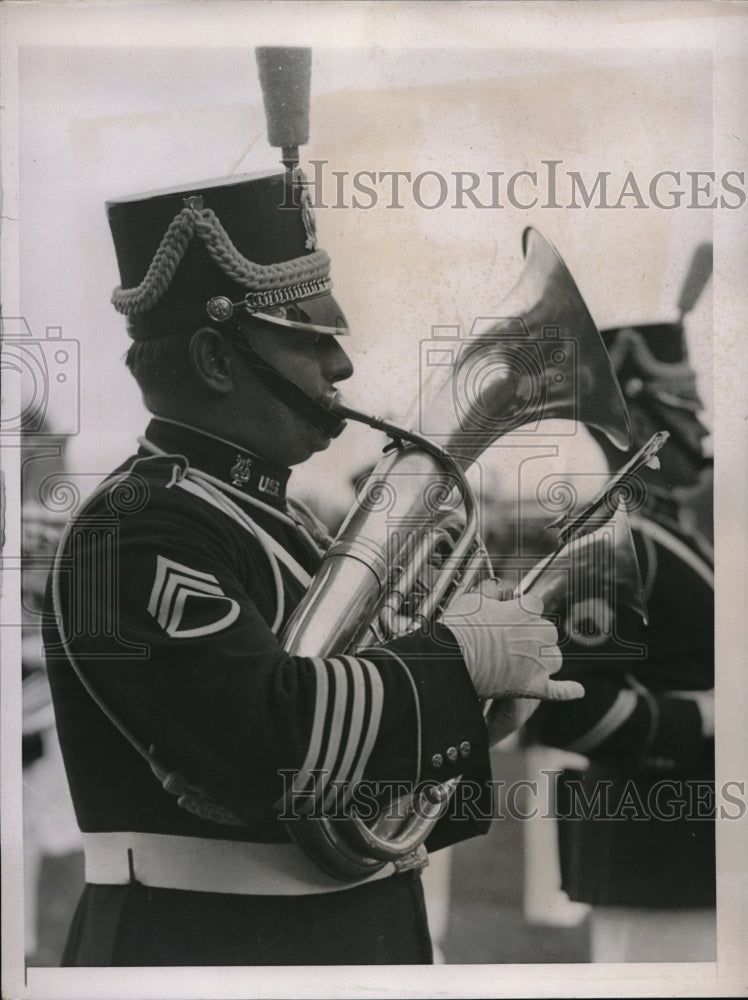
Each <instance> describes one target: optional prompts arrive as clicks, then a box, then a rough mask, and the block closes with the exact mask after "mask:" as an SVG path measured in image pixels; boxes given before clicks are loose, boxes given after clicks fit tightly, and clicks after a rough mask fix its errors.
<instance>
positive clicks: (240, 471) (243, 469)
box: [229, 455, 252, 486]
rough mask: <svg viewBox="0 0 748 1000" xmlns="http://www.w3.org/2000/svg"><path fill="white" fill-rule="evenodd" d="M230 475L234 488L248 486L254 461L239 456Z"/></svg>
mask: <svg viewBox="0 0 748 1000" xmlns="http://www.w3.org/2000/svg"><path fill="white" fill-rule="evenodd" d="M229 475H230V476H231V485H232V486H246V485H247V483H248V482H249V480H250V477H251V475H252V459H251V458H245V457H244V456H242V455H237V456H236V461H235V462H234V464H233V465H232V466H231V471H230V473H229Z"/></svg>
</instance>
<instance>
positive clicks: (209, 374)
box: [189, 326, 234, 396]
mask: <svg viewBox="0 0 748 1000" xmlns="http://www.w3.org/2000/svg"><path fill="white" fill-rule="evenodd" d="M189 354H190V364H191V366H192V370H193V371H194V372H195V375H196V376H197V377H198V379H199V380H200V382H201V383H202V384H203V385H204V386H205V387H206V388H207V389H210V390H211V391H212V392H217V393H220V394H221V395H224V396H225V395H227V394H228V393H229V392H231V390H232V389H233V388H234V371H233V359H232V355H231V351H230V349H229V346H228V344H227V342H226V339H225V338H224V336H223V334H222V333H219V331H218V330H216V329H215V327H212V326H203V327H201V328H200V329H199V330H196V331H195V333H193V335H192V339H191V340H190V348H189Z"/></svg>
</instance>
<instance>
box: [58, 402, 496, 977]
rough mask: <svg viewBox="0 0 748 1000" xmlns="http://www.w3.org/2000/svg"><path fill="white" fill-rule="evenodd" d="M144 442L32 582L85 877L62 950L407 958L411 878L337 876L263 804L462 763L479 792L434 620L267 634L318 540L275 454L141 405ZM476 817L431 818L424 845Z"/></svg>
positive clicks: (415, 907)
mask: <svg viewBox="0 0 748 1000" xmlns="http://www.w3.org/2000/svg"><path fill="white" fill-rule="evenodd" d="M147 441H149V442H150V443H151V445H153V446H155V447H156V449H158V451H159V452H160V453H158V454H152V453H151V452H152V451H153V449H152V448H147V447H143V448H141V451H140V452H139V454H138V456H136V457H134V458H132V459H129V460H128V461H127V462H125V463H124V464H123V465H122V466H121V467H120V469H119V470H117V472H115V473H114V474H113V475H112V476H111V477H109V479H108V480H107V482H106V483H105V484H104V486H103V488H101V489H100V490H99V491H97V493H96V494H95V495H94V497H93V498H92V499H91V500H90V501H89V502H88V503H87V504H86V505H85V507H84V509H83V510H82V511H81V512H80V513H79V514H78V515H77V517H76V519H75V521H74V523H73V525H72V529H71V531H70V533H69V534H68V536H67V542H66V544H65V546H64V548H63V550H62V551H61V553H60V557H59V564H58V570H57V574H56V575H57V581H58V584H57V591H58V593H57V594H56V595H54V593H53V592H52V591H53V588H51V587H50V593H49V596H48V607H47V610H48V622H47V627H46V629H45V646H46V651H47V658H48V669H49V675H50V682H51V686H52V691H53V697H54V705H55V713H56V719H57V727H58V732H59V736H60V742H61V746H62V750H63V756H64V760H65V765H66V769H67V774H68V780H69V783H70V787H71V792H72V796H73V801H74V804H75V809H76V814H77V818H78V823H79V826H80V828H81V831H82V832H83V837H84V846H85V849H86V861H87V875H86V879H87V882H88V883H92V884H89V885H88V886H87V889H86V893H84V898H83V900H82V902H81V905H80V907H79V912H78V915H77V917H76V921H75V924H74V927H73V930H72V932H71V938H70V942H69V946H68V952H67V955H66V961H67V962H70V963H75V964H143V965H149V964H233V963H239V964H242V963H244V964H252V963H263V962H267V963H268V964H282V963H285V962H300V963H315V962H347V961H350V962H356V961H365V962H372V961H380V962H397V961H408V962H414V961H422V960H428V954H427V952H428V944H427V940H426V941H424V938H426V939H427V935H425V930H424V927H425V924H424V921H423V913H422V911H423V901H422V898H421V897H420V888H419V886H418V885H416V881H417V880H414V879H413V878H412V877H406V876H405V875H397V874H396V875H389V874H388V873H389V869H387V870H385V873H387V874H388V877H380V878H377V879H375V880H373V881H371V882H367V883H366V884H364V885H360V886H359V885H354V886H352V887H351V886H349V885H347V884H346V883H340V882H337V881H336V880H335V879H333V878H331V877H329V876H327V875H325V874H324V873H323V872H321V871H320V870H319V869H318V868H317V867H316V866H315V865H313V864H312V863H311V862H310V861H308V860H307V859H306V857H305V856H304V855H303V853H302V852H301V850H300V849H299V848H298V847H297V846H296V845H295V844H293V843H292V842H291V839H290V837H289V822H286V821H282V820H280V819H279V814H280V813H285V814H286V815H289V814H294V813H298V814H303V813H304V812H305V811H308V810H310V809H312V808H313V807H314V808H317V809H319V808H322V807H324V808H325V809H329V808H333V807H334V803H335V801H336V799H335V794H334V792H335V789H336V787H343V788H350V787H351V785H355V783H356V782H358V781H364V782H365V783H373V782H379V783H384V782H389V781H393V782H405V783H408V785H409V786H410V787H412V786H414V785H416V784H417V783H418V782H422V781H428V780H430V779H438V780H439V781H443V780H445V779H448V778H452V777H456V776H458V775H463V776H464V777H465V779H466V780H467V779H468V778H473V779H475V780H476V781H477V782H478V783H479V785H480V788H481V793H480V794H481V796H483V795H484V794H487V782H488V778H489V771H488V748H487V733H486V728H485V725H484V722H483V717H482V714H481V710H480V705H479V702H478V698H477V696H476V694H475V691H474V689H473V686H472V683H471V681H470V678H469V675H468V673H467V670H466V668H465V665H464V662H463V660H462V658H461V655H460V653H459V649H458V647H457V644H456V643H455V642H454V640H453V638H452V636H451V634H450V633H449V632H448V631H447V630H446V629H443V628H440V627H438V626H436V627H435V628H434V630H433V631H432V634H430V635H426V634H421V633H415V634H413V635H409V636H407V637H404V638H402V639H399V640H396V641H394V642H392V643H390V644H389V645H387V646H385V647H379V648H372V649H368V650H365V651H364V652H363V653H361V654H359V655H357V656H346V655H340V656H334V657H332V656H330V657H326V658H321V657H294V656H290V655H288V654H287V653H286V652H285V651H284V650H283V649H282V648H281V647H280V645H279V642H278V638H277V633H278V632H279V631H280V628H281V627H282V625H283V623H284V622H285V621H286V620H287V618H288V615H289V614H290V612H291V611H292V610H293V608H294V607H295V606H296V604H297V603H298V601H299V599H300V598H301V596H302V594H303V593H304V590H305V588H306V583H307V579H308V578H307V577H306V574H313V573H314V571H315V569H316V568H317V566H318V565H319V562H320V552H319V550H318V549H317V548H316V547H315V546H314V544H313V543H312V542H311V540H310V537H309V531H308V528H309V526H310V525H309V524H308V523H307V524H304V522H305V521H307V518H305V516H304V515H303V514H302V513H300V512H299V511H298V510H297V509H296V508H295V507H294V508H290V507H288V506H287V502H286V497H285V486H286V481H287V479H288V475H289V473H288V470H278V469H275V468H272V467H270V466H268V465H267V464H266V463H264V462H263V461H261V460H259V459H257V458H256V457H255V456H250V455H249V454H248V453H245V452H242V451H241V450H240V449H237V448H236V447H234V446H231V445H229V444H228V443H224V442H221V441H219V440H217V439H215V438H212V437H210V436H207V435H204V434H202V433H200V432H196V431H192V430H190V429H187V428H183V427H181V426H175V425H173V424H171V423H169V422H166V421H161V420H158V419H156V420H154V421H152V423H151V425H150V426H149V428H148V431H147ZM195 470H200V471H201V472H202V473H207V474H208V476H211V477H214V479H208V480H206V479H205V477H203V478H202V479H200V478H199V476H198V477H196V476H195V475H194V472H195ZM232 479H233V480H234V482H235V483H240V484H241V485H240V486H235V487H234V488H233V491H232V490H231V489H228V490H227V489H226V487H227V485H229V484H230V483H231V481H232ZM216 481H218V487H216ZM216 488H218V494H219V496H218V501H216V493H215V489H216ZM212 491H213V492H212ZM238 493H241V494H244V495H246V496H247V497H249V498H251V497H254V498H256V499H258V500H260V501H261V503H262V504H264V505H265V507H262V506H260V507H258V506H256V505H253V504H251V503H250V502H245V501H244V500H243V498H242V497H241V496H238V495H237V494H238ZM226 496H228V497H229V500H230V502H232V503H233V504H235V506H236V509H237V510H238V514H237V515H236V516H231V515H230V514H229V513H227V512H226V510H225V509H224V508H222V507H221V503H222V502H223V501H222V499H221V498H222V497H223V498H225V497H226ZM268 508H269V509H268ZM278 514H280V515H281V516H280V517H279V516H278ZM289 515H290V516H289ZM247 516H248V517H249V518H250V519H251V522H252V524H251V526H250V527H247V525H246V523H241V522H242V519H244V520H246V518H247ZM237 517H238V520H237ZM300 525H301V526H300ZM311 530H312V531H313V530H314V526H313V525H311ZM268 550H270V551H271V552H273V553H274V554H275V566H276V569H275V570H273V565H272V563H273V560H272V559H271V557H270V556H269V554H268ZM289 556H290V559H289ZM278 574H279V575H278ZM281 601H282V606H281V608H280V614H279V613H278V612H279V605H280V602H281ZM53 604H56V612H57V614H56V616H55V615H53V614H52V612H53V610H55V609H54V608H53ZM55 617H57V619H58V620H59V628H58V626H57V625H56V624H54V618H55ZM276 619H280V623H278V622H277V621H276ZM274 625H275V629H273V626H274ZM63 640H64V641H63ZM71 659H73V660H74V661H75V663H76V664H77V667H78V671H76V670H74V669H73V666H72V664H71ZM81 675H82V678H83V681H84V682H85V685H88V686H90V688H91V691H92V693H93V694H94V695H95V696H96V698H97V699H98V700H99V701H100V702H101V704H97V702H96V701H95V700H94V697H92V695H91V693H89V692H88V691H87V690H86V689H85V686H84V683H83V682H82V680H81ZM102 709H103V710H102ZM107 713H110V714H111V716H112V717H109V716H108V714H107ZM118 724H119V725H120V726H124V727H126V728H127V730H128V731H129V732H130V733H131V734H132V735H133V736H134V738H135V740H136V741H137V742H138V743H139V744H140V745H141V747H146V748H148V750H150V751H151V752H152V754H153V757H154V759H155V761H157V765H156V768H157V770H158V771H159V773H160V776H161V778H162V779H163V778H164V777H165V776H166V775H167V774H172V775H173V776H177V775H178V776H180V777H179V778H177V777H172V779H168V780H167V781H166V784H167V785H171V786H174V787H172V791H173V792H177V793H178V792H179V791H180V788H181V786H180V782H181V785H183V784H184V782H185V781H186V782H187V783H188V784H189V786H190V787H193V786H194V787H196V788H199V789H200V793H201V796H202V798H201V797H200V796H198V799H197V800H198V802H199V803H200V802H202V807H201V808H197V809H196V808H195V805H194V797H192V798H191V796H190V795H188V796H187V798H186V799H183V804H186V805H188V806H189V807H190V808H182V807H180V805H179V802H178V799H179V795H178V794H170V793H169V792H168V791H166V790H165V789H164V788H163V787H162V782H161V781H159V780H158V779H157V778H156V776H155V775H154V773H153V770H152V768H151V766H150V765H149V763H148V761H147V760H145V759H144V758H143V756H142V755H141V754H140V753H139V752H138V751H137V750H136V749H135V748H134V747H133V745H131V742H129V741H128V739H126V738H125V736H123V735H122V732H121V731H120V729H119V728H118ZM336 783H338V784H337V785H336ZM346 783H348V784H346ZM371 787H373V786H371ZM380 787H382V786H381V784H380V786H377V788H380ZM474 797H475V796H474V794H473V798H474ZM206 802H207V803H208V805H207V807H206V806H205V803H206ZM191 803H192V804H191ZM214 807H215V808H214ZM211 810H212V811H211ZM481 811H482V812H483V813H486V814H487V813H488V811H489V810H487V809H486V808H485V803H484V806H483V808H482V810H481ZM484 828H485V823H480V822H475V821H473V820H472V819H470V818H465V819H459V820H458V819H455V820H450V819H448V818H447V819H444V820H442V821H441V822H440V824H439V826H438V827H437V829H436V830H435V831H434V833H433V834H432V837H431V840H430V843H429V845H428V846H429V847H432V848H433V847H435V846H436V847H438V846H443V845H445V844H448V843H451V842H454V841H456V840H461V839H464V838H465V837H469V836H473V835H475V834H476V833H477V832H482V830H483V829H484ZM145 887H150V888H145ZM403 893H405V895H404V896H403ZM294 921H297V924H295V923H294ZM167 924H168V928H167ZM102 928H103V929H102ZM258 928H264V930H262V931H260V930H258ZM362 928H363V929H362ZM154 938H157V939H158V941H157V942H155V941H154ZM219 938H223V939H224V940H222V941H221V942H220V944H219ZM302 938H303V942H304V943H303V946H302V943H301V940H302ZM226 939H228V942H229V943H226ZM424 955H426V958H424Z"/></svg>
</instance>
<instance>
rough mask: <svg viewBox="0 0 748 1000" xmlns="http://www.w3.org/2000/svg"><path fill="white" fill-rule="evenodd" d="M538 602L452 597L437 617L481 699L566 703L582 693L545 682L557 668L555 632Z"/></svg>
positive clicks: (566, 684) (573, 686)
mask: <svg viewBox="0 0 748 1000" xmlns="http://www.w3.org/2000/svg"><path fill="white" fill-rule="evenodd" d="M542 612H543V602H542V601H541V600H540V599H539V598H537V597H535V596H534V595H532V594H528V595H526V596H524V597H522V598H520V599H519V600H514V599H513V600H509V601H497V600H495V599H494V598H492V597H489V596H487V594H486V593H483V592H481V591H473V592H472V593H469V594H463V595H462V596H460V597H458V598H456V600H454V601H453V602H452V604H451V605H450V607H449V608H448V610H447V611H446V612H445V613H444V615H443V616H442V618H441V622H442V624H443V625H446V626H447V628H448V629H449V630H450V632H452V634H453V635H454V637H455V639H456V640H457V642H458V644H459V646H460V649H461V650H462V655H463V659H464V660H465V664H466V666H467V669H468V673H469V674H470V677H471V679H472V681H473V684H474V686H475V690H476V691H477V692H478V695H479V696H480V697H481V698H507V697H508V698H539V699H540V700H541V701H570V700H571V699H573V698H581V697H582V695H583V694H584V688H583V687H582V685H581V684H578V683H577V682H576V681H554V680H551V679H550V675H551V674H555V673H556V671H557V670H559V669H560V668H561V663H562V657H561V651H560V650H559V648H558V646H557V645H556V642H557V639H558V633H557V632H556V629H555V627H554V626H553V625H552V624H551V623H550V622H549V621H547V620H546V619H545V618H542V617H541V615H542Z"/></svg>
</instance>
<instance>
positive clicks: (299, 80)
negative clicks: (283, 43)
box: [255, 46, 312, 170]
mask: <svg viewBox="0 0 748 1000" xmlns="http://www.w3.org/2000/svg"><path fill="white" fill-rule="evenodd" d="M255 55H256V57H257V68H258V70H259V75H260V86H261V87H262V98H263V101H264V104H265V118H266V120H267V127H268V142H269V143H270V145H271V146H277V147H280V149H281V151H282V154H281V162H282V163H283V164H284V166H285V167H286V169H287V170H292V169H293V168H294V167H295V166H296V164H297V163H298V162H299V146H305V145H306V144H307V142H309V94H310V91H311V80H312V50H311V49H308V48H276V47H273V46H260V47H259V48H257V49H255Z"/></svg>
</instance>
